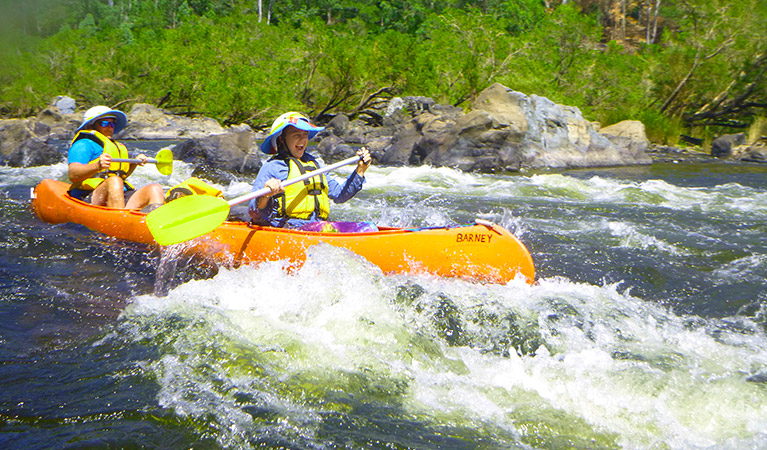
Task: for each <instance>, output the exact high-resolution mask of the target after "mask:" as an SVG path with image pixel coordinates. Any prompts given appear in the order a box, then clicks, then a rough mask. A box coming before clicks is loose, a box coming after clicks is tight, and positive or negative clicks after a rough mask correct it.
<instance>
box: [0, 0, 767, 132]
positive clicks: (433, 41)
mask: <svg viewBox="0 0 767 450" xmlns="http://www.w3.org/2000/svg"><path fill="white" fill-rule="evenodd" d="M0 1H2V2H3V3H0V5H2V6H0V8H2V9H1V10H0V39H1V40H2V42H3V45H2V46H0V114H2V115H3V116H6V117H8V116H24V115H29V114H34V113H36V112H37V111H39V110H40V109H42V108H43V107H44V106H45V105H46V104H47V103H48V102H49V101H50V100H51V99H52V98H53V97H55V96H56V95H69V96H71V97H74V98H75V99H77V100H78V102H79V103H80V104H81V105H83V106H90V105H93V104H107V105H112V106H115V105H120V106H121V107H123V108H127V107H128V106H129V105H130V104H131V103H136V102H148V103H153V104H156V105H160V106H163V107H166V108H170V109H173V110H174V111H176V112H179V113H188V114H196V113H199V114H204V115H207V116H211V117H215V118H217V119H219V120H220V121H222V122H224V123H238V122H243V121H245V122H248V123H250V124H251V125H254V126H256V127H259V126H263V125H265V124H267V123H269V122H270V121H271V120H272V119H273V118H274V117H275V116H276V115H277V114H279V113H280V112H283V111H284V110H288V109H297V110H301V111H304V112H306V113H308V114H310V115H313V116H322V115H325V114H334V113H338V112H345V113H347V114H351V115H353V116H356V115H359V116H360V117H368V116H369V111H370V107H371V106H373V105H374V104H375V101H376V100H377V99H380V98H381V97H386V96H392V95H423V96H428V97H432V98H434V99H435V100H436V101H438V102H440V103H450V104H456V105H461V106H466V105H468V101H470V100H471V99H472V98H473V97H474V96H476V94H478V93H479V92H480V91H482V90H483V89H484V88H486V87H487V86H489V85H490V84H492V83H494V82H500V83H502V84H504V85H506V86H509V87H510V88H512V89H515V90H518V91H521V92H524V93H526V94H537V95H542V96H545V97H548V98H550V99H552V100H553V101H555V102H558V103H563V104H568V105H574V106H578V107H580V108H581V109H582V110H583V112H584V114H585V115H586V116H587V117H589V118H591V119H593V120H598V121H601V122H603V123H606V124H607V123H614V122H617V121H619V120H623V119H639V120H642V121H643V122H644V123H645V124H646V125H647V128H648V134H649V135H650V137H651V139H653V140H654V141H659V142H670V143H675V142H676V139H678V136H679V134H681V133H684V134H691V135H697V136H701V137H705V136H707V134H708V133H709V132H711V131H712V130H715V131H717V132H721V130H722V127H726V128H728V129H732V128H733V127H734V128H738V127H744V126H747V125H748V124H749V123H751V122H753V121H754V120H755V118H756V117H758V116H760V115H761V116H764V115H765V110H766V109H767V73H766V72H767V55H766V54H767V27H765V26H764V24H765V23H767V2H765V0H742V1H739V2H731V1H727V0H684V1H682V0H663V1H662V2H661V1H658V0H599V1H596V0H580V1H576V2H567V3H566V4H560V3H561V1H555V0H550V1H544V0H506V1H499V0H485V1H480V2H469V1H461V0H441V1H440V0H434V1H428V0H415V1H405V0H390V1H376V2H374V1H368V0H357V1H355V0H317V1H308V0H304V1H298V0H263V1H256V0H27V1H24V2H16V1H12V0H0ZM259 5H260V7H259ZM649 7H653V8H657V11H658V17H659V19H658V20H652V19H653V18H654V15H653V10H651V9H648V8H649ZM658 7H659V8H658ZM648 40H649V42H650V43H649V44H648Z"/></svg>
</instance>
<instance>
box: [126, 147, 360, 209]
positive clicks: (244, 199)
mask: <svg viewBox="0 0 767 450" xmlns="http://www.w3.org/2000/svg"><path fill="white" fill-rule="evenodd" d="M359 160H360V157H359V156H352V157H351V158H346V159H344V160H343V161H338V162H337V163H335V164H331V165H329V166H325V167H320V168H319V169H317V170H315V171H313V172H308V173H305V174H303V175H301V176H300V177H296V178H291V179H290V180H287V181H283V182H282V187H286V186H290V185H291V184H294V183H299V182H301V181H304V180H308V179H309V178H312V177H316V176H317V175H322V174H323V173H326V172H330V171H331V170H336V169H338V168H339V167H343V166H346V165H349V164H352V163H355V162H357V161H359ZM113 161H114V160H113ZM270 192H272V190H271V189H269V188H267V187H265V188H262V189H259V190H257V191H253V192H251V193H249V194H245V195H241V196H239V197H236V198H233V199H231V200H229V201H228V202H227V203H228V204H229V206H234V205H236V204H238V203H242V202H247V201H248V200H252V199H254V198H257V197H261V196H262V195H266V194H268V193H270Z"/></svg>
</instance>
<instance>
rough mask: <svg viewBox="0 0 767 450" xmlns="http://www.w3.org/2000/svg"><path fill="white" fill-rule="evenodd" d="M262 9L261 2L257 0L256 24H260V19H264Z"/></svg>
mask: <svg viewBox="0 0 767 450" xmlns="http://www.w3.org/2000/svg"><path fill="white" fill-rule="evenodd" d="M262 7H263V1H262V0H258V23H261V19H263V18H264V13H263V9H262Z"/></svg>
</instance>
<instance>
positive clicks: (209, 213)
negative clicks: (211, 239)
mask: <svg viewBox="0 0 767 450" xmlns="http://www.w3.org/2000/svg"><path fill="white" fill-rule="evenodd" d="M228 215H229V204H228V203H227V202H226V201H225V200H222V199H220V198H217V197H211V196H209V195H188V196H186V197H181V198H179V199H176V200H173V201H172V202H169V203H167V204H166V205H163V206H161V207H159V208H157V209H155V210H154V211H152V212H150V213H149V214H147V216H146V224H147V226H148V227H149V232H150V233H152V236H153V237H154V240H155V241H157V243H158V244H160V245H171V244H178V243H179V242H184V241H188V240H190V239H194V238H196V237H198V236H202V235H203V234H207V233H209V232H211V231H213V230H214V229H215V228H216V227H218V226H219V225H221V224H222V223H223V222H224V220H226V217H227V216H228Z"/></svg>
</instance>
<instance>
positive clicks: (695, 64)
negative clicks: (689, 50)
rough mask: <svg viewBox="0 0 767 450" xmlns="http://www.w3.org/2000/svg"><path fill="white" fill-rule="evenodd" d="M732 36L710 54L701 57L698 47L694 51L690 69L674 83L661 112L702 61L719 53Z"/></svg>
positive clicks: (730, 42) (730, 40)
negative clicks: (674, 86)
mask: <svg viewBox="0 0 767 450" xmlns="http://www.w3.org/2000/svg"><path fill="white" fill-rule="evenodd" d="M733 40H734V39H733V38H729V39H727V40H726V41H724V42H722V43H721V44H720V45H719V47H717V48H716V49H715V50H714V51H713V52H711V53H710V54H708V55H706V56H704V57H702V58H701V56H700V53H701V49H700V48H698V50H697V51H696V53H695V59H694V60H693V63H692V67H691V68H690V71H689V72H687V75H686V76H685V77H684V78H683V79H682V81H680V82H679V84H677V85H676V88H674V91H673V92H671V95H669V96H668V98H667V99H666V101H665V102H663V106H661V107H660V110H661V112H664V111H666V109H668V107H669V106H671V103H673V102H674V100H675V99H676V96H677V95H679V92H681V90H682V88H683V87H684V86H685V85H686V84H687V82H688V81H690V79H691V78H692V76H693V74H694V73H695V71H696V70H698V67H700V65H701V64H702V63H703V61H706V60H708V59H711V58H713V57H715V56H716V55H718V54H719V53H721V52H722V51H723V50H724V49H725V48H727V47H729V46H730V45H731V44H732V42H733Z"/></svg>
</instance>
